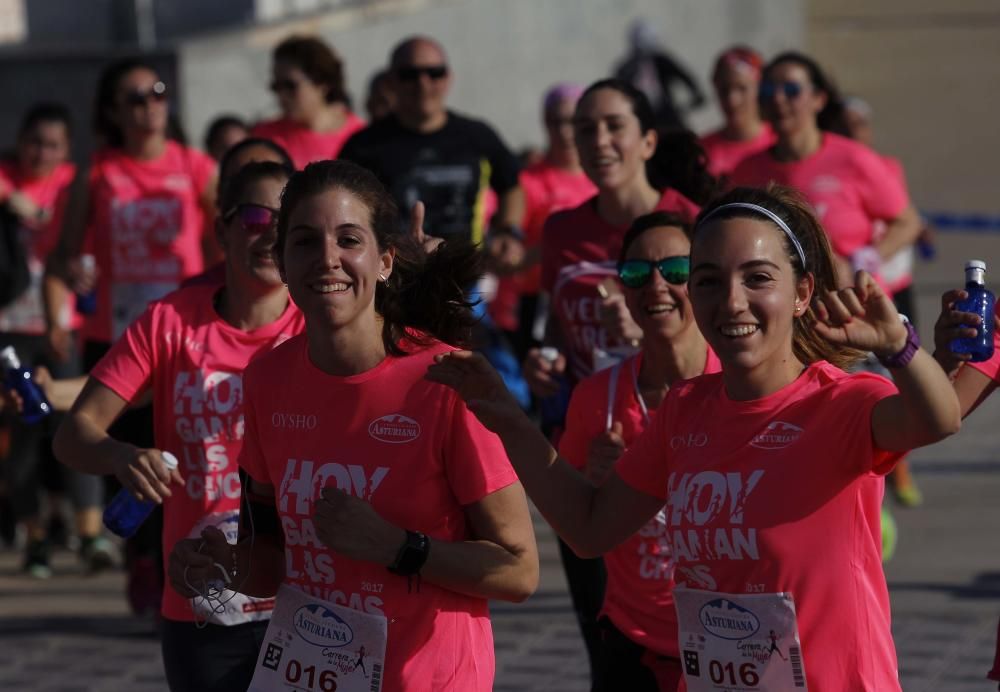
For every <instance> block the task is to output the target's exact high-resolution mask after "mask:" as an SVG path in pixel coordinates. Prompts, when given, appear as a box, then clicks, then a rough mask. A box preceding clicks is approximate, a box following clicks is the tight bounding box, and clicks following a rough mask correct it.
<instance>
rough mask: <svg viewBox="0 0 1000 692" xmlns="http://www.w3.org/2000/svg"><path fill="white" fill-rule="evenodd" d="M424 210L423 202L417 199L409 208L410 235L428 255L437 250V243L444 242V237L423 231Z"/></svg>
mask: <svg viewBox="0 0 1000 692" xmlns="http://www.w3.org/2000/svg"><path fill="white" fill-rule="evenodd" d="M425 211H426V210H425V208H424V203H423V202H421V201H420V200H417V202H416V203H415V204H414V205H413V208H412V209H410V235H411V236H412V237H413V239H414V240H416V241H417V242H418V243H420V245H421V247H423V248H424V252H426V253H427V254H428V255H429V254H431V253H432V252H434V251H435V250H437V247H438V245H440V244H441V243H443V242H444V238H435V237H434V236H429V235H427V233H425V232H424V214H425Z"/></svg>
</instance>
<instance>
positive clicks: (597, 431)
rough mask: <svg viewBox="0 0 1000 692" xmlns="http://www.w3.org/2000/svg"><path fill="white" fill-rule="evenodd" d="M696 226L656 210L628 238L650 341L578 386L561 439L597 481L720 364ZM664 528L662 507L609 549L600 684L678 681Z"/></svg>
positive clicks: (634, 294) (626, 273)
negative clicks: (703, 314) (692, 288)
mask: <svg viewBox="0 0 1000 692" xmlns="http://www.w3.org/2000/svg"><path fill="white" fill-rule="evenodd" d="M690 232H691V225H690V223H688V222H686V221H684V220H683V219H681V218H680V217H679V216H678V215H676V214H671V213H669V212H653V213H651V214H646V215H645V216H640V217H639V218H638V219H636V220H635V221H634V222H633V224H632V226H631V228H629V231H628V233H626V234H625V240H624V241H623V242H622V253H621V256H620V258H619V260H618V275H619V277H620V278H621V280H622V283H623V284H624V285H625V300H626V302H627V304H628V309H629V313H630V314H631V315H632V318H633V319H634V320H635V322H636V324H638V325H639V327H641V328H642V332H643V348H642V350H641V351H640V352H639V353H637V354H636V355H634V356H632V357H630V358H628V359H627V360H625V361H624V362H622V363H621V364H619V365H616V366H614V367H612V368H609V369H607V370H602V371H601V372H598V373H595V374H594V375H591V376H590V377H588V378H586V379H585V380H583V381H582V382H580V383H579V384H578V385H577V386H576V389H574V390H573V395H572V398H571V399H570V403H569V411H568V413H567V414H566V431H565V432H564V433H563V436H562V438H561V439H560V440H559V453H560V455H562V457H563V458H564V459H565V460H566V461H567V462H569V463H570V464H572V465H573V466H574V467H575V468H577V469H579V470H580V471H582V472H583V474H584V475H585V476H586V477H587V479H588V480H589V481H590V482H591V483H592V484H593V485H595V486H599V485H602V484H603V483H604V482H605V481H606V480H607V478H608V476H609V475H610V473H611V470H612V469H613V468H614V465H615V463H616V462H617V461H618V459H619V457H621V455H622V453H623V452H624V451H625V449H627V448H628V447H629V446H630V445H631V444H632V442H633V441H634V440H635V439H636V438H637V437H638V436H639V435H640V434H641V433H642V431H643V430H645V428H646V426H647V425H649V421H650V419H651V417H652V416H654V415H655V412H656V410H657V409H658V408H659V406H660V404H661V403H662V401H663V398H664V397H665V396H666V394H667V391H668V390H669V389H670V387H671V386H673V385H674V384H675V383H676V382H680V381H681V380H686V379H689V378H691V377H695V376H697V375H701V374H702V373H708V372H718V370H719V360H718V358H716V357H715V354H714V353H713V352H712V350H711V349H710V348H709V347H708V345H707V344H706V343H705V338H704V337H703V336H702V335H701V332H699V331H698V326H697V325H696V324H695V323H694V314H693V312H692V310H691V302H690V301H689V300H688V289H687V280H688V273H689V269H690V260H689V254H690V252H691V241H690V240H689V236H690ZM662 527H663V522H662V520H661V518H660V517H659V515H658V516H657V517H654V518H653V519H651V520H650V521H649V522H648V523H647V524H646V525H645V526H644V527H642V528H641V529H640V530H639V531H638V532H637V533H636V534H635V535H633V536H632V537H630V538H629V539H628V540H626V541H625V542H624V543H622V544H621V545H619V546H618V547H616V548H614V549H613V550H610V551H608V552H607V553H606V554H605V555H604V564H605V566H606V570H607V583H606V586H604V587H603V593H604V602H603V605H602V608H601V613H600V621H599V625H600V628H601V647H600V650H599V653H600V655H599V657H598V660H597V661H596V665H595V666H594V670H593V672H592V678H593V687H592V689H593V690H596V691H601V690H619V689H628V690H630V691H632V692H642V691H643V690H651V691H652V692H656V691H657V690H659V689H661V688H662V689H669V690H673V689H675V688H676V687H677V681H678V679H679V677H680V674H681V666H680V660H679V654H678V649H677V618H676V617H675V616H674V614H673V610H674V606H673V593H672V592H673V564H672V562H671V557H670V554H669V553H668V552H667V551H665V550H663V549H662V541H661V536H662V533H663V532H662ZM591 588H593V589H596V590H598V591H600V590H601V588H602V587H601V585H600V584H593V585H592V586H591ZM658 680H660V683H659V684H658V682H657V681H658Z"/></svg>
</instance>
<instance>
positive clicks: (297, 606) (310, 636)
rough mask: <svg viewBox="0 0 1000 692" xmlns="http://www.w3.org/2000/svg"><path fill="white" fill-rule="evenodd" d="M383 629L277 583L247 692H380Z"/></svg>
mask: <svg viewBox="0 0 1000 692" xmlns="http://www.w3.org/2000/svg"><path fill="white" fill-rule="evenodd" d="M387 628H388V625H387V621H386V619H385V617H383V616H381V615H370V614H368V613H363V612H361V611H359V610H353V609H351V608H345V607H343V606H339V605H336V604H334V603H330V602H329V601H324V600H321V599H319V598H314V597H312V596H309V595H307V594H305V593H303V592H302V591H299V590H298V589H296V588H293V587H291V586H287V585H285V584H282V585H281V587H280V588H279V589H278V599H277V603H276V604H275V608H274V612H273V613H272V615H271V624H269V625H268V627H267V634H266V635H265V637H264V643H263V644H262V645H261V648H260V656H259V657H258V658H257V669H256V670H255V671H254V675H253V681H252V682H251V683H250V688H249V689H248V690H247V692H275V691H276V690H282V691H292V690H295V691H296V692H311V691H312V690H316V691H317V692H334V690H336V692H379V691H380V690H381V689H382V668H383V666H384V665H385V642H386V637H387Z"/></svg>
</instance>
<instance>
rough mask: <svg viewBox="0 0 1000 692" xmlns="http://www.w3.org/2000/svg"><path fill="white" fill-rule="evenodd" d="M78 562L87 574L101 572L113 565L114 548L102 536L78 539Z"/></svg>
mask: <svg viewBox="0 0 1000 692" xmlns="http://www.w3.org/2000/svg"><path fill="white" fill-rule="evenodd" d="M80 560H81V561H83V564H84V566H85V567H86V569H87V573H88V574H97V573H98V572H103V571H104V570H106V569H108V568H109V567H112V566H114V564H115V551H114V547H113V546H112V545H111V541H109V540H108V539H107V538H105V537H104V536H87V537H85V538H81V539H80Z"/></svg>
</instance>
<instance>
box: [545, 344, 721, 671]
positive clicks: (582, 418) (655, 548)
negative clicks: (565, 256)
mask: <svg viewBox="0 0 1000 692" xmlns="http://www.w3.org/2000/svg"><path fill="white" fill-rule="evenodd" d="M642 355H643V354H642V353H641V352H640V353H638V354H637V355H635V356H634V357H632V358H629V359H628V360H626V361H624V362H623V363H622V364H621V367H620V368H618V383H617V386H616V387H615V400H614V405H613V414H612V420H614V421H618V422H620V423H621V424H622V438H623V439H624V440H625V448H626V449H627V448H628V447H630V446H631V445H632V443H633V442H634V441H635V439H636V438H637V437H639V435H640V434H642V431H643V430H645V429H646V421H645V420H644V418H643V415H642V407H641V406H640V404H639V400H638V398H637V396H636V389H635V382H634V380H633V379H632V367H633V363H634V367H635V372H636V377H638V373H639V368H640V367H641V366H642ZM720 369H721V365H720V363H719V358H718V356H716V355H715V352H714V351H712V349H708V359H707V360H706V361H705V373H713V372H719V370H720ZM613 371H614V368H608V369H606V370H602V371H600V372H597V373H594V374H593V375H591V376H590V377H588V378H587V379H585V380H583V381H582V382H580V384H578V385H577V386H576V388H575V389H574V390H573V395H572V397H571V398H570V400H569V411H568V412H567V414H566V430H565V432H563V435H562V437H561V438H560V440H559V454H560V455H561V456H562V457H563V458H564V459H565V460H566V461H568V462H569V463H570V464H572V465H573V466H574V467H576V468H577V469H580V470H581V471H582V470H583V469H584V467H585V466H586V465H587V453H588V452H589V450H590V445H591V443H592V442H593V441H594V439H595V438H596V437H597V436H598V435H600V434H602V433H603V432H604V431H605V429H606V426H605V423H606V415H607V409H608V389H609V385H610V380H611V373H612V372H613ZM678 384H679V383H678ZM649 414H650V416H652V415H653V414H654V411H650V412H649ZM662 514H663V513H662V512H661V513H660V514H658V515H657V516H656V517H653V518H652V519H650V520H649V522H647V524H646V525H645V526H644V527H642V528H641V529H639V531H638V532H637V533H635V534H634V535H632V536H631V537H630V538H628V539H626V540H625V542H624V543H622V544H621V545H619V546H618V547H616V548H614V549H613V550H611V551H609V552H607V553H605V554H604V565H605V567H606V568H607V571H608V581H607V586H606V587H605V590H604V606H603V608H602V611H601V614H602V615H607V616H608V618H610V619H611V622H613V623H614V625H615V627H617V628H618V630H619V631H621V632H622V634H624V635H625V636H626V637H628V638H629V639H630V640H632V641H633V642H635V643H636V644H639V645H640V646H643V647H645V648H647V649H649V650H651V651H654V652H656V653H658V654H662V655H664V656H672V657H673V658H679V653H678V650H677V615H676V613H675V612H674V597H673V589H674V580H673V573H674V568H673V564H672V563H671V562H670V555H669V553H667V552H665V551H663V550H662V547H661V546H660V544H659V542H658V541H656V540H651V538H650V537H653V536H657V535H658V534H659V527H660V526H662V525H663V521H664V520H663V517H662Z"/></svg>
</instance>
